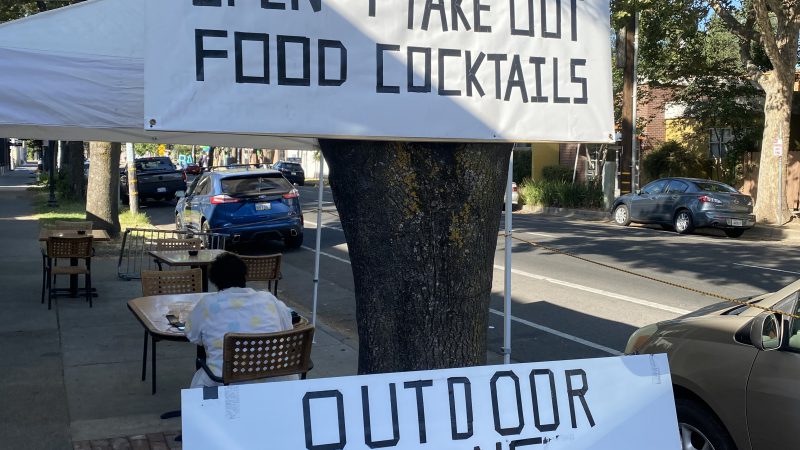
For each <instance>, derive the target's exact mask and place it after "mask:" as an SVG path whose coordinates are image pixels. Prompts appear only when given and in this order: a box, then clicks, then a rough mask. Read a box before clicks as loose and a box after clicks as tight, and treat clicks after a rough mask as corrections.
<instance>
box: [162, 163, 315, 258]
mask: <svg viewBox="0 0 800 450" xmlns="http://www.w3.org/2000/svg"><path fill="white" fill-rule="evenodd" d="M177 195H178V198H179V199H178V204H177V205H176V206H175V228H176V229H178V230H189V231H195V232H204V233H208V232H214V233H223V234H227V235H229V238H230V240H231V241H232V242H245V241H257V240H266V239H283V241H284V243H285V244H286V247H288V248H297V247H300V246H301V245H302V244H303V212H302V210H301V209H300V194H299V193H298V192H297V189H295V188H294V186H292V184H291V183H289V181H287V180H286V178H284V177H283V176H282V175H281V173H280V172H278V171H276V170H271V169H256V170H246V169H232V170H226V171H216V172H205V173H203V174H202V175H199V176H198V177H197V178H196V179H195V180H194V182H192V184H191V185H190V186H189V189H188V190H187V191H186V192H185V193H184V192H179V193H178V194H177Z"/></svg>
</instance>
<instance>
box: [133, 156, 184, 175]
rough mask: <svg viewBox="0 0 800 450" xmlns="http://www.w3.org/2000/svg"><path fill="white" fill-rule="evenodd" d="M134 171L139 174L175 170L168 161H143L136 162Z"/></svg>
mask: <svg viewBox="0 0 800 450" xmlns="http://www.w3.org/2000/svg"><path fill="white" fill-rule="evenodd" d="M136 170H138V171H140V172H146V171H152V170H175V166H174V165H173V164H172V161H170V160H169V159H166V158H164V159H144V160H138V161H136Z"/></svg>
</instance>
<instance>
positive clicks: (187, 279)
mask: <svg viewBox="0 0 800 450" xmlns="http://www.w3.org/2000/svg"><path fill="white" fill-rule="evenodd" d="M196 292H203V271H202V270H201V269H187V270H167V271H163V272H162V271H160V270H143V271H142V295H144V296H150V295H162V294H192V293H196Z"/></svg>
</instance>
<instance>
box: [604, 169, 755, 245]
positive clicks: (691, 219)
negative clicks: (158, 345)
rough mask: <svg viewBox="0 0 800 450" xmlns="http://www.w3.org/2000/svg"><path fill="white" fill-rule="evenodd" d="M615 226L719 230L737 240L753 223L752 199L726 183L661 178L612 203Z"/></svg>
mask: <svg viewBox="0 0 800 450" xmlns="http://www.w3.org/2000/svg"><path fill="white" fill-rule="evenodd" d="M611 211H612V214H613V218H614V222H616V223H617V224H619V225H623V226H627V225H629V224H630V223H631V222H637V223H655V224H659V225H661V226H662V228H664V229H671V228H674V229H675V231H677V232H678V233H681V234H688V233H691V232H693V231H694V230H695V228H703V227H713V228H721V229H722V230H723V231H724V232H725V234H726V235H727V236H728V237H732V238H736V237H739V236H741V235H742V233H744V232H745V231H746V230H749V229H750V228H752V227H753V226H754V225H755V223H756V217H755V216H754V215H753V199H752V198H750V196H749V195H745V194H742V193H740V192H739V191H737V190H736V189H734V188H732V187H730V186H728V185H727V184H725V183H720V182H719V181H712V180H701V179H697V178H662V179H660V180H656V181H653V182H652V183H650V184H648V185H647V186H645V187H643V188H642V189H639V190H637V191H636V192H634V193H630V194H625V195H623V196H620V197H618V198H617V199H616V200H614V203H613V205H612V207H611Z"/></svg>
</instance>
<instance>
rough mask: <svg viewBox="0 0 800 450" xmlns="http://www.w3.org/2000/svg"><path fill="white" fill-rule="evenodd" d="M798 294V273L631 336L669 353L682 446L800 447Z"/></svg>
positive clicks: (642, 346)
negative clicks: (781, 284) (740, 301)
mask: <svg viewBox="0 0 800 450" xmlns="http://www.w3.org/2000/svg"><path fill="white" fill-rule="evenodd" d="M799 296H800V281H796V282H794V283H792V284H790V285H789V286H787V287H785V288H783V289H781V290H780V291H778V292H775V293H772V294H765V295H762V296H759V297H754V298H751V299H749V300H747V304H746V305H739V306H737V305H735V304H732V303H719V304H716V305H711V306H708V307H706V308H703V309H701V310H698V311H695V312H693V313H691V314H688V315H686V316H683V317H679V318H677V319H674V320H668V321H665V322H660V323H657V324H653V325H648V326H646V327H643V328H641V329H639V330H637V331H636V332H635V333H634V334H633V335H632V336H631V337H630V339H629V340H628V346H627V347H626V349H625V353H626V354H654V353H666V354H667V356H668V357H669V366H670V372H671V374H672V387H673V392H674V395H675V407H676V410H677V413H678V426H679V427H680V437H681V448H682V449H683V450H736V449H738V450H783V449H796V448H800V440H798V438H797V430H796V429H795V427H796V426H797V425H798V424H800V319H798V317H800V299H799V298H798V297H799ZM750 305H758V306H761V307H763V308H767V309H770V310H772V311H765V310H763V309H758V308H755V307H753V306H750Z"/></svg>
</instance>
